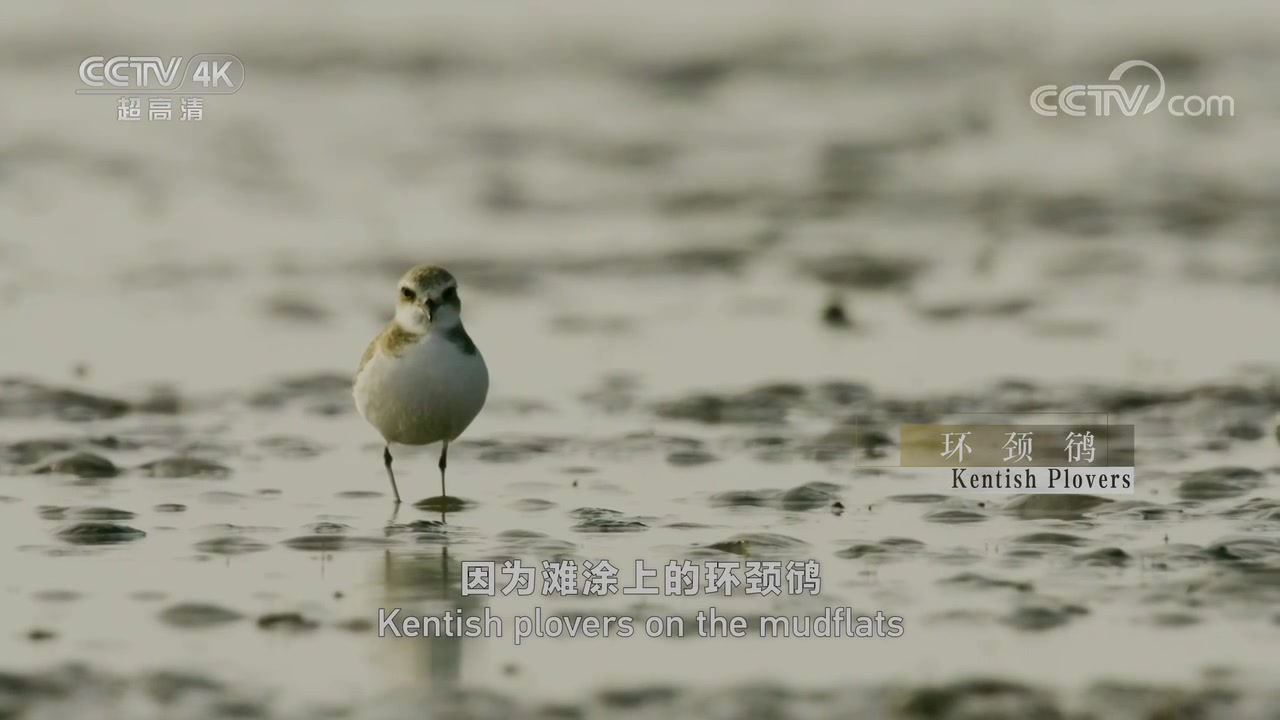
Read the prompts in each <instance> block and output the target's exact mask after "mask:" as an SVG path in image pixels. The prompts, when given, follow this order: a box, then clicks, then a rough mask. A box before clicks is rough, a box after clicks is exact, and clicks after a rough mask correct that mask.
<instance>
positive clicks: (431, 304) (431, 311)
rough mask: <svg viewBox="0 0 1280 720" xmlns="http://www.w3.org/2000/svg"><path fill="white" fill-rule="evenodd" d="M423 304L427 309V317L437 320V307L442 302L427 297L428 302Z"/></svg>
mask: <svg viewBox="0 0 1280 720" xmlns="http://www.w3.org/2000/svg"><path fill="white" fill-rule="evenodd" d="M422 305H423V307H425V308H426V309H427V319H428V320H435V319H436V308H438V307H440V303H438V302H436V301H435V300H432V299H431V298H427V300H426V302H424V303H422Z"/></svg>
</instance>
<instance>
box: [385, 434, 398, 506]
mask: <svg viewBox="0 0 1280 720" xmlns="http://www.w3.org/2000/svg"><path fill="white" fill-rule="evenodd" d="M382 462H384V463H386V465H387V477H388V478H390V480H391V493H392V494H393V495H395V496H396V504H397V505H399V504H400V488H398V487H396V474H395V473H394V472H392V470H391V446H390V445H387V446H386V447H384V448H382Z"/></svg>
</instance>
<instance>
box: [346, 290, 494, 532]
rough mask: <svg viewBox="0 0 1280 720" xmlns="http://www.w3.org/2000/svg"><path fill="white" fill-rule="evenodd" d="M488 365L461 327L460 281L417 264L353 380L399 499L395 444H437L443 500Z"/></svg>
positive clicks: (484, 391) (481, 399) (485, 385)
mask: <svg viewBox="0 0 1280 720" xmlns="http://www.w3.org/2000/svg"><path fill="white" fill-rule="evenodd" d="M488 394H489V368H488V367H487V366H486V365H485V362H484V356H483V355H481V354H480V348H479V347H477V346H476V344H475V342H474V341H473V340H472V339H471V336H470V335H469V334H467V330H466V328H465V327H463V325H462V300H461V298H459V296H458V281H457V280H456V279H454V277H453V275H452V274H451V273H450V272H449V271H448V270H445V269H444V268H442V267H438V266H435V265H418V266H416V267H413V268H411V269H409V271H408V272H406V273H405V274H404V276H402V277H401V278H400V282H399V283H397V285H396V304H395V316H394V317H393V318H392V319H391V321H390V322H389V323H388V324H387V326H386V328H385V329H383V331H382V332H381V333H380V334H379V335H378V336H377V337H375V338H374V339H373V341H372V342H370V343H369V346H368V348H367V349H366V350H365V352H364V356H363V357H361V358H360V366H359V368H358V369H357V370H356V375H355V381H354V382H353V383H352V395H353V396H354V398H355V404H356V409H357V410H358V411H359V413H360V416H361V417H363V418H364V419H365V421H366V422H368V423H369V424H370V425H372V426H373V427H374V429H375V430H377V431H378V433H379V434H380V435H381V436H382V439H383V442H384V445H383V451H382V459H383V463H384V464H385V466H386V469H387V478H388V479H389V480H390V481H391V492H392V494H393V495H394V497H395V504H396V506H397V507H399V505H400V489H399V488H398V487H397V486H396V475H395V471H394V470H392V468H391V462H392V457H391V446H392V445H393V444H399V445H431V444H434V443H437V442H438V443H441V446H440V462H439V467H440V499H441V502H442V503H443V502H444V501H445V499H446V497H447V496H446V494H445V487H446V486H445V467H446V466H447V465H448V456H449V443H451V442H453V441H454V440H457V439H458V436H460V435H462V433H463V431H465V430H466V429H467V427H469V426H470V425H471V423H472V421H474V420H475V419H476V416H478V415H479V414H480V410H481V409H482V408H483V407H484V403H485V399H486V398H487V397H488Z"/></svg>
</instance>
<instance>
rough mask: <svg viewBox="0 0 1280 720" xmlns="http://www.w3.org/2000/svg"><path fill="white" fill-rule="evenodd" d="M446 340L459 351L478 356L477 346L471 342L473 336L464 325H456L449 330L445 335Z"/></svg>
mask: <svg viewBox="0 0 1280 720" xmlns="http://www.w3.org/2000/svg"><path fill="white" fill-rule="evenodd" d="M444 336H445V338H446V339H448V341H449V342H451V343H453V344H454V345H457V346H458V349H459V350H461V351H462V352H463V353H465V354H467V355H475V354H476V344H475V343H474V342H471V336H470V335H468V334H467V329H466V328H464V327H463V326H462V325H455V326H453V327H451V328H449V330H448V332H446V333H445V335H444Z"/></svg>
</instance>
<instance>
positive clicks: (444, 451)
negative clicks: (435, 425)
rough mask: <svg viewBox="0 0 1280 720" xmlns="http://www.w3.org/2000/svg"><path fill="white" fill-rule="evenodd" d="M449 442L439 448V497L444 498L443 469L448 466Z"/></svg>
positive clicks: (446, 441)
mask: <svg viewBox="0 0 1280 720" xmlns="http://www.w3.org/2000/svg"><path fill="white" fill-rule="evenodd" d="M448 458H449V441H448V440H445V441H444V444H443V445H441V447H440V497H442V498H443V497H444V496H445V492H444V469H445V468H446V467H448V466H449V460H448Z"/></svg>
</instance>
